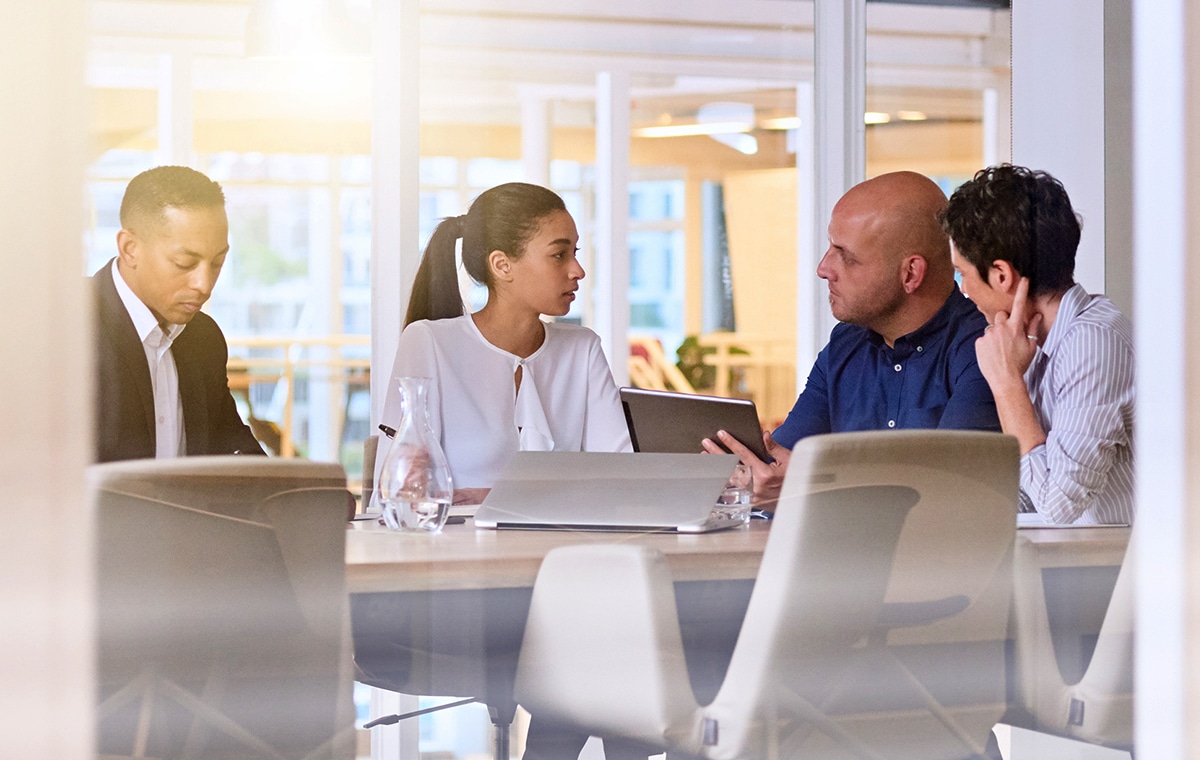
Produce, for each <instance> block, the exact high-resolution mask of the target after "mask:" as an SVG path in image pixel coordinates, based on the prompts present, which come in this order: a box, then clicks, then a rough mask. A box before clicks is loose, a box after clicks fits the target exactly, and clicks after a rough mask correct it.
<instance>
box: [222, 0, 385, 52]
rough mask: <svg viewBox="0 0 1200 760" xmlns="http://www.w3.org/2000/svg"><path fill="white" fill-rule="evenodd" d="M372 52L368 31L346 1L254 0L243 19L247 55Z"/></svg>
mask: <svg viewBox="0 0 1200 760" xmlns="http://www.w3.org/2000/svg"><path fill="white" fill-rule="evenodd" d="M370 55H371V30H370V24H369V22H366V20H365V19H355V18H353V17H352V16H351V13H350V9H349V7H348V6H347V4H346V0H254V2H253V4H252V5H251V6H250V15H249V16H248V17H247V18H246V56H247V57H248V58H277V59H293V60H294V59H309V60H319V59H329V58H366V57H369V56H370Z"/></svg>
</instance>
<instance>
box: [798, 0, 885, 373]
mask: <svg viewBox="0 0 1200 760" xmlns="http://www.w3.org/2000/svg"><path fill="white" fill-rule="evenodd" d="M814 14H815V17H814V22H815V29H814V30H813V35H814V45H815V59H816V60H815V61H814V63H813V66H814V76H815V80H814V86H815V90H814V92H815V109H816V124H815V127H816V136H815V140H814V142H815V151H816V153H815V167H816V172H815V174H816V197H815V199H814V200H815V204H816V210H815V212H814V221H815V225H814V226H813V227H812V228H810V230H809V232H808V234H809V235H813V236H815V242H814V245H815V246H816V247H815V249H814V250H815V251H816V252H817V253H816V256H817V259H818V260H819V259H820V256H821V255H822V254H823V253H824V251H825V249H826V247H827V244H828V238H827V232H826V230H827V227H828V225H829V216H830V214H831V213H832V211H833V206H834V204H836V203H837V201H838V199H839V198H841V197H842V195H843V194H844V193H845V192H846V191H847V190H849V189H850V188H851V187H852V186H854V185H855V184H857V183H858V182H861V181H862V179H863V175H864V172H865V171H866V134H867V132H866V125H865V124H864V123H863V112H864V111H865V110H866V97H867V96H866V93H867V89H866V81H867V75H866V48H867V27H866V0H816V5H815V8H814ZM815 270H816V265H815V264H814V265H813V270H812V271H811V272H810V273H809V275H808V276H810V277H816V273H815ZM818 287H820V289H821V291H820V292H821V293H822V295H824V294H825V293H826V292H827V291H826V290H825V287H824V285H823V284H822V285H819V286H818ZM818 300H819V302H820V303H819V306H820V308H818V309H817V310H816V312H815V313H813V314H812V315H811V318H812V319H813V320H814V323H815V324H816V325H817V326H818V330H819V340H818V343H819V345H824V343H825V342H826V341H827V340H828V338H829V331H830V330H832V329H833V325H834V323H835V320H834V319H833V315H832V314H831V313H830V311H829V305H828V301H827V299H825V298H820V299H818ZM801 319H804V317H801ZM800 358H801V359H805V357H803V356H802V357H800ZM814 358H816V355H815V354H814V355H813V356H811V357H808V358H807V359H806V360H805V361H802V362H801V363H800V364H798V365H797V371H798V372H799V373H801V374H803V373H805V372H807V367H808V365H809V364H811V363H812V360H813V359H814ZM801 367H803V368H805V369H800V368H801ZM803 383H804V381H803V379H801V378H800V377H797V383H796V385H797V387H798V388H799V387H801V386H802V385H803Z"/></svg>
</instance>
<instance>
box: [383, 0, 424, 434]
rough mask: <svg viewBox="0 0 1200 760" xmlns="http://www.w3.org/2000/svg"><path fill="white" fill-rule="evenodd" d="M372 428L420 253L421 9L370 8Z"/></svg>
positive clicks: (408, 5)
mask: <svg viewBox="0 0 1200 760" xmlns="http://www.w3.org/2000/svg"><path fill="white" fill-rule="evenodd" d="M371 6H372V14H373V23H372V34H373V39H372V48H371V49H372V51H373V61H372V72H373V73H372V88H373V89H372V97H371V103H372V105H371V109H372V111H371V429H372V430H374V429H375V425H376V424H378V422H379V415H380V413H381V412H382V411H383V398H384V394H385V392H386V391H387V389H388V388H389V387H390V386H391V377H392V361H393V359H395V356H396V345H397V343H398V342H399V340H400V329H401V326H402V325H403V321H404V312H405V310H406V309H407V308H408V296H409V292H410V291H411V290H412V282H413V278H414V277H415V276H416V273H417V264H418V263H419V262H420V259H421V251H420V232H419V225H420V208H419V207H420V201H421V174H420V167H421V119H420V99H419V94H420V83H421V70H420V69H421V56H420V21H421V14H420V2H419V0H375V2H373V3H372V4H371Z"/></svg>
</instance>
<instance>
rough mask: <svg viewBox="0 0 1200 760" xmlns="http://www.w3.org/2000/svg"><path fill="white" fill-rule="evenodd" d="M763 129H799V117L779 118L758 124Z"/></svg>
mask: <svg viewBox="0 0 1200 760" xmlns="http://www.w3.org/2000/svg"><path fill="white" fill-rule="evenodd" d="M758 126H760V127H762V128H763V129H799V128H800V117H799V116H779V117H776V118H774V119H763V120H762V121H760V122H759V123H758Z"/></svg>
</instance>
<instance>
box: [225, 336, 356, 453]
mask: <svg viewBox="0 0 1200 760" xmlns="http://www.w3.org/2000/svg"><path fill="white" fill-rule="evenodd" d="M228 342H229V347H230V356H229V363H228V365H227V369H228V373H229V388H230V390H232V391H243V392H244V393H245V394H246V395H245V398H246V401H247V404H248V405H250V407H251V410H252V411H253V404H252V403H251V401H250V399H251V396H250V387H251V386H253V385H259V384H271V385H274V386H275V391H274V392H273V394H272V396H273V398H272V407H273V408H274V409H277V410H278V411H279V412H280V413H279V415H278V419H279V423H278V424H279V455H280V456H282V457H293V456H295V455H296V445H295V439H294V432H295V414H294V404H295V389H296V379H297V375H298V374H301V375H303V374H308V375H309V376H310V377H311V376H312V375H313V374H323V377H321V378H320V379H321V381H323V382H328V383H329V384H330V386H331V392H330V395H331V396H332V397H337V398H341V397H342V394H343V393H345V390H346V389H345V386H346V384H347V382H348V381H350V380H353V381H354V382H355V383H367V384H368V386H369V383H370V373H371V360H370V358H369V357H346V356H345V355H344V351H345V349H346V348H347V347H350V346H369V345H370V342H371V339H370V337H369V336H366V335H328V336H321V337H312V338H286V337H234V338H229V339H228ZM238 349H245V350H246V351H250V350H254V349H260V350H261V349H275V350H277V351H278V352H279V353H280V355H279V356H244V355H240V353H241V352H239V351H238ZM334 352H336V354H337V355H331V354H334ZM314 354H316V355H315V356H314ZM321 354H327V355H326V356H321ZM281 394H282V396H281ZM316 413H319V412H318V411H317V410H310V414H316ZM343 423H344V420H343V419H340V418H339V419H338V420H336V421H334V425H332V426H331V427H336V428H337V429H338V430H339V435H338V436H337V438H338V439H340V430H341V425H342V424H343Z"/></svg>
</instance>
